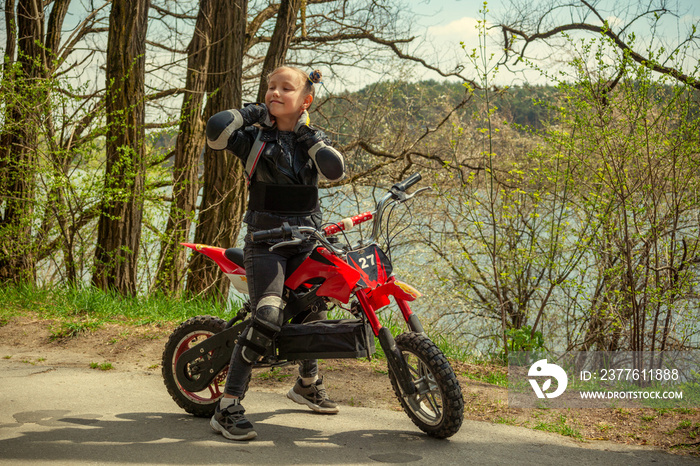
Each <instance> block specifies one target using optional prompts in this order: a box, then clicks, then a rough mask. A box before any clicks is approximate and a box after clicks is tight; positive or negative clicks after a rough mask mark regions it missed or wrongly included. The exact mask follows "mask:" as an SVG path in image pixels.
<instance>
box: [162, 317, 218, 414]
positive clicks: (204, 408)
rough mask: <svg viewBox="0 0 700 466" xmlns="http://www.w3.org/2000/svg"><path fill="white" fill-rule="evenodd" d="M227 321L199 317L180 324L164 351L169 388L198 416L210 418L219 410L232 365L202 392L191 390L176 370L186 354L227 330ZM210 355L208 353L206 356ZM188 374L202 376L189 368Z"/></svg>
mask: <svg viewBox="0 0 700 466" xmlns="http://www.w3.org/2000/svg"><path fill="white" fill-rule="evenodd" d="M225 326H226V322H225V321H224V320H222V319H219V318H218V317H212V316H197V317H192V318H191V319H188V320H187V321H185V322H183V323H182V324H180V325H179V326H178V327H177V328H176V329H175V331H173V333H172V334H171V335H170V338H169V339H168V342H167V343H166V345H165V349H164V350H163V359H162V369H161V370H162V374H163V382H164V383H165V387H166V388H167V389H168V393H169V394H170V396H171V397H172V399H173V400H174V401H175V403H177V405H178V406H180V407H181V408H182V409H184V410H185V411H186V412H188V413H190V414H193V415H195V416H198V417H210V416H212V415H213V414H214V411H215V410H216V405H217V403H218V402H219V399H220V398H221V397H222V396H223V394H224V392H223V388H224V384H225V383H226V375H227V374H228V365H227V366H226V367H224V368H223V369H222V370H221V371H220V372H219V373H218V374H217V375H216V377H215V378H214V379H213V381H212V383H211V384H209V386H208V387H207V388H206V389H204V390H202V391H200V392H196V393H193V392H190V391H187V390H185V389H184V388H182V386H181V385H180V384H179V383H178V380H177V375H176V373H175V366H176V364H177V360H178V358H179V357H180V355H181V354H182V353H184V352H185V351H187V350H188V349H190V348H191V347H193V346H195V345H197V344H199V343H201V342H202V341H203V340H204V339H206V338H209V337H211V336H212V335H215V334H217V333H219V332H221V331H222V330H224V328H225ZM205 357H206V356H205ZM187 372H188V376H190V377H192V378H195V379H196V378H197V377H199V375H198V374H196V370H194V371H193V370H192V369H191V368H190V367H188V369H187Z"/></svg>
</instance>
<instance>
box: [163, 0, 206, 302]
mask: <svg viewBox="0 0 700 466" xmlns="http://www.w3.org/2000/svg"><path fill="white" fill-rule="evenodd" d="M214 4H215V1H214V0H202V1H201V2H200V6H199V12H198V14H197V23H196V25H195V29H194V33H193V36H192V41H191V42H190V44H189V47H188V49H187V53H188V58H187V81H186V85H185V89H186V90H185V92H186V93H185V96H184V98H183V101H182V110H181V121H180V128H179V131H178V136H177V140H176V142H175V166H174V167H173V201H172V203H171V205H170V213H169V215H168V223H167V225H166V228H165V232H164V234H163V239H162V240H161V243H160V260H159V264H158V271H157V274H156V278H155V283H154V286H155V287H156V288H158V289H160V290H162V291H165V292H167V293H176V294H178V293H180V292H181V291H182V289H183V288H182V283H183V280H184V277H185V273H186V268H187V263H186V254H185V248H183V247H181V246H180V243H181V242H185V241H188V240H189V235H190V228H191V225H192V220H193V219H194V217H195V209H196V204H197V193H198V192H199V180H198V168H199V156H200V153H201V151H202V148H203V147H204V124H203V121H202V107H203V103H204V95H205V92H206V83H207V76H208V74H207V70H208V68H209V60H210V48H211V40H212V26H213V24H212V13H213V11H214V8H213V7H214Z"/></svg>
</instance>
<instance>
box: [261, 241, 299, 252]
mask: <svg viewBox="0 0 700 466" xmlns="http://www.w3.org/2000/svg"><path fill="white" fill-rule="evenodd" d="M303 242H304V240H303V239H300V238H295V239H293V240H290V241H282V242H281V243H275V244H273V245H272V246H270V249H269V250H270V252H272V251H274V250H275V249H277V248H281V247H282V246H298V245H300V244H301V243H303Z"/></svg>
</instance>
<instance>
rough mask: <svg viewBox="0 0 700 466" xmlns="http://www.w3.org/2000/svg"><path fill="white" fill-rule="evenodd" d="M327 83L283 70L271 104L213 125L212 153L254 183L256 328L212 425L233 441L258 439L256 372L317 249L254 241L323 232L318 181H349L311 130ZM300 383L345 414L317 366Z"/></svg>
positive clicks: (324, 407) (317, 405)
mask: <svg viewBox="0 0 700 466" xmlns="http://www.w3.org/2000/svg"><path fill="white" fill-rule="evenodd" d="M320 79H321V74H320V73H319V72H318V71H314V72H313V73H311V74H310V75H309V76H307V75H306V73H304V72H303V71H302V70H300V69H298V68H294V67H289V66H282V67H280V68H277V69H276V70H274V71H273V72H272V73H270V74H269V76H268V89H267V93H266V94H265V103H264V104H250V105H246V106H244V108H242V109H240V110H226V111H223V112H219V113H217V114H216V115H214V116H213V117H211V118H210V119H209V121H208V122H207V130H206V133H207V143H208V144H209V147H211V148H212V149H215V150H223V149H226V150H229V151H231V152H232V153H233V154H234V155H236V156H237V157H238V158H239V159H241V161H242V162H243V164H244V165H245V166H246V170H245V171H246V177H247V179H248V183H249V198H248V211H247V212H246V214H245V217H244V219H243V221H244V222H245V223H246V224H247V225H248V234H246V236H245V246H244V249H243V251H244V263H245V269H246V278H247V280H248V290H249V292H250V304H251V308H252V309H254V311H253V316H252V319H251V321H252V323H251V325H250V326H249V327H248V328H247V329H246V330H244V331H243V332H242V333H241V337H239V339H238V341H237V343H236V347H235V349H234V351H233V355H232V356H231V363H230V366H229V372H228V378H227V380H226V386H225V389H224V397H223V398H222V399H221V401H220V403H219V406H218V407H217V409H216V413H215V414H214V416H213V417H212V418H211V422H210V424H211V427H212V428H213V429H214V430H215V431H217V432H220V433H221V434H223V435H224V437H226V438H229V439H232V440H249V439H252V438H254V437H255V436H256V435H257V434H256V432H255V430H254V429H253V425H252V424H251V423H250V422H249V421H248V420H247V419H246V418H245V410H244V409H243V406H241V404H240V400H241V399H242V398H243V396H244V394H245V390H246V385H247V381H248V379H249V377H250V372H251V365H252V364H253V363H254V362H256V361H257V360H258V359H260V358H261V357H262V356H263V355H264V354H265V351H266V350H267V349H268V348H269V347H270V345H271V344H272V339H273V337H274V335H275V333H276V332H278V331H279V330H280V327H281V325H282V309H281V308H282V306H283V303H282V299H281V296H282V290H283V287H284V280H285V276H286V275H288V272H289V273H291V271H292V269H293V268H295V266H298V265H299V264H300V263H301V261H302V260H303V259H304V258H305V257H306V256H307V255H308V254H309V253H310V252H311V250H312V249H313V246H312V245H300V246H287V247H282V248H278V249H275V250H274V251H273V252H270V250H269V248H270V246H271V245H270V244H269V243H256V242H253V241H252V239H251V234H252V233H253V232H255V231H259V230H268V229H270V228H277V227H280V226H282V224H283V223H284V222H287V223H289V224H290V225H292V226H294V225H298V226H313V227H316V228H320V226H321V223H322V217H321V211H320V209H319V202H318V174H319V173H320V174H321V175H323V176H324V177H325V178H327V179H329V180H331V181H334V180H339V179H341V178H342V177H343V176H344V173H345V165H344V161H343V156H342V155H341V154H340V153H339V152H338V151H337V150H335V149H333V148H332V147H330V141H329V140H328V138H327V137H326V136H325V135H324V134H323V132H321V131H319V130H316V129H313V128H311V127H310V126H309V116H308V113H307V110H308V108H309V106H310V105H311V102H313V99H314V83H318V82H320ZM254 124H257V126H253V125H254ZM315 317H316V318H317V319H318V318H325V315H317V316H315ZM299 376H300V377H299V378H298V379H297V382H296V384H295V385H294V387H293V388H292V389H291V390H290V391H289V393H287V397H289V398H290V399H291V400H293V401H295V402H297V403H300V404H306V405H307V406H309V407H310V408H311V409H313V410H314V411H317V412H320V413H337V412H338V406H337V405H336V404H335V403H334V402H332V401H331V400H329V399H328V395H327V394H326V389H325V387H324V385H323V379H319V378H318V365H317V362H316V361H315V360H310V361H303V362H302V363H301V364H300V366H299Z"/></svg>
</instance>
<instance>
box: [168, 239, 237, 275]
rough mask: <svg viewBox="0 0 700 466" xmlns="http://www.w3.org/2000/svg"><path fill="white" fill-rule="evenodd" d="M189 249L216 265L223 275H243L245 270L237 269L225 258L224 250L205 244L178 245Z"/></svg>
mask: <svg viewBox="0 0 700 466" xmlns="http://www.w3.org/2000/svg"><path fill="white" fill-rule="evenodd" d="M180 244H182V245H183V246H186V247H188V248H190V249H194V250H195V251H197V252H201V253H202V254H204V255H205V256H207V257H208V258H210V259H211V260H213V261H214V262H216V265H218V266H219V267H220V268H221V270H222V271H223V272H224V273H230V274H235V275H245V269H243V267H239V266H237V265H236V264H234V263H233V262H231V261H230V260H228V259H227V258H226V255H224V252H225V251H226V249H224V248H217V247H216V246H207V245H205V244H193V243H180Z"/></svg>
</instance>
